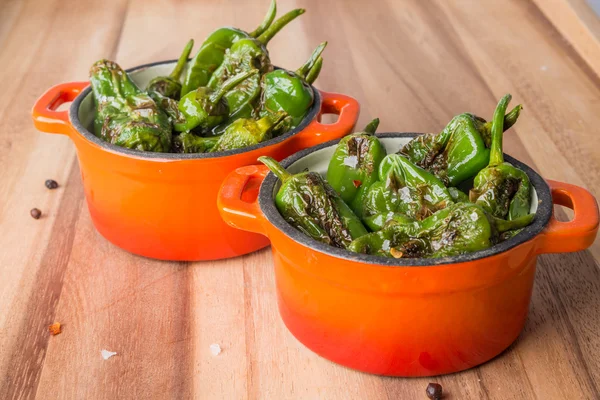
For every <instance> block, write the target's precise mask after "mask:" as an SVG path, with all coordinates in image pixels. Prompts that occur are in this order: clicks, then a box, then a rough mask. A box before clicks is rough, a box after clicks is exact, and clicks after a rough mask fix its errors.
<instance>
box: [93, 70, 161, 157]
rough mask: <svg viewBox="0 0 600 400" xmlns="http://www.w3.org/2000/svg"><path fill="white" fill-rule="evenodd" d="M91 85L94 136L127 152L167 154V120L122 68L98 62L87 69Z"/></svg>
mask: <svg viewBox="0 0 600 400" xmlns="http://www.w3.org/2000/svg"><path fill="white" fill-rule="evenodd" d="M90 82H91V84H92V90H93V92H94V100H95V102H96V116H95V119H94V128H95V133H96V136H98V137H100V138H102V139H104V140H105V141H107V142H109V143H112V144H115V145H117V146H121V147H126V148H130V149H136V150H143V151H157V152H168V151H169V149H170V148H171V135H172V130H171V123H170V121H169V117H168V116H167V114H165V113H164V112H163V111H162V110H161V109H160V108H159V107H158V106H157V105H156V103H155V102H154V100H152V98H151V97H150V96H148V95H147V94H146V93H144V92H142V91H141V90H140V89H139V88H138V87H137V86H136V85H135V83H134V82H133V81H132V80H131V78H129V75H127V73H126V72H125V71H123V69H121V67H119V66H118V65H117V64H116V63H114V62H112V61H108V60H100V61H98V62H96V63H95V64H94V65H93V66H92V68H91V70H90Z"/></svg>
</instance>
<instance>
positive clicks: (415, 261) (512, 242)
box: [258, 132, 553, 267]
mask: <svg viewBox="0 0 600 400" xmlns="http://www.w3.org/2000/svg"><path fill="white" fill-rule="evenodd" d="M418 135H421V133H415V132H386V133H378V134H377V136H378V137H380V138H399V137H409V138H412V137H415V136H418ZM340 140H341V139H337V140H332V141H329V142H325V143H322V144H320V145H317V146H314V147H310V148H308V149H304V150H302V151H299V152H297V153H295V154H293V155H291V156H290V157H288V158H286V159H285V160H283V161H282V162H281V165H283V166H284V167H285V168H288V167H289V166H290V165H292V164H293V163H295V162H296V161H298V160H300V159H301V158H304V157H306V156H307V155H309V154H311V153H313V152H315V151H318V150H321V149H324V148H326V147H330V146H334V145H336V144H337V143H338V142H339V141H340ZM504 157H505V160H506V161H507V162H509V163H511V164H513V165H514V166H516V167H518V168H520V169H521V170H523V171H524V172H525V173H526V174H527V175H528V176H529V179H530V180H531V184H532V185H533V187H534V188H535V190H536V194H537V197H538V208H537V211H536V213H535V218H534V220H533V222H532V223H531V224H530V225H529V226H527V227H525V228H524V229H523V230H522V231H521V232H519V233H518V234H517V235H515V236H514V237H512V238H510V239H508V240H506V241H504V242H502V243H500V244H497V245H494V246H491V247H489V248H487V249H484V250H480V251H476V252H472V253H467V254H462V255H458V256H452V257H443V258H407V259H403V258H400V259H394V258H385V257H380V256H375V255H368V254H358V253H354V252H351V251H349V250H346V249H340V248H337V247H334V246H330V245H327V244H325V243H322V242H319V241H318V240H315V239H312V238H310V237H309V236H306V235H305V234H303V233H302V232H300V231H299V230H298V229H296V228H294V227H293V226H292V225H290V224H289V223H288V222H286V221H285V220H284V219H283V217H282V216H281V214H279V211H278V210H277V207H276V206H275V202H274V201H273V189H274V187H275V184H276V183H277V181H278V179H277V177H276V176H275V175H274V174H273V173H272V172H269V173H268V174H267V176H266V177H265V179H264V181H263V183H262V184H261V186H260V191H259V195H258V203H259V206H260V210H261V211H262V213H263V214H264V216H265V218H266V219H267V220H268V221H269V223H271V224H272V225H273V226H274V227H275V228H277V229H278V230H280V231H281V232H282V233H284V234H285V235H286V236H287V237H288V238H289V239H290V240H293V241H295V242H297V243H299V244H301V245H303V246H305V247H307V248H310V249H311V250H314V251H318V252H320V253H324V254H327V255H329V256H332V257H336V258H340V259H343V260H348V261H353V262H357V263H364V264H372V265H377V266H382V267H430V266H438V265H447V264H456V263H464V262H469V261H475V260H480V259H482V258H486V257H491V256H494V255H496V254H500V253H503V252H505V251H508V250H510V249H512V248H514V247H516V246H519V245H521V244H523V243H525V242H528V241H530V240H532V239H533V238H535V237H536V236H537V235H538V234H540V233H541V232H542V230H544V228H545V227H546V225H548V222H549V221H550V217H551V216H552V209H553V204H552V194H551V191H550V187H549V186H548V184H547V183H546V181H545V180H544V179H543V178H542V177H541V176H540V175H539V174H538V173H537V172H535V171H534V170H533V169H532V168H531V167H529V166H528V165H526V164H524V163H522V162H520V161H518V160H516V159H515V158H513V157H511V156H509V155H506V154H505V155H504Z"/></svg>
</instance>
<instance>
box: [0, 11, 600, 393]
mask: <svg viewBox="0 0 600 400" xmlns="http://www.w3.org/2000/svg"><path fill="white" fill-rule="evenodd" d="M583 1H584V0H563V1H560V0H552V1H551V2H548V3H544V2H540V1H538V0H534V2H533V3H532V2H523V1H520V0H511V1H506V2H501V3H497V2H477V1H471V2H468V4H465V3H464V2H460V1H433V2H422V1H418V0H409V1H404V2H397V1H392V0H388V1H382V2H378V3H376V4H373V5H371V6H369V7H365V6H364V4H363V3H362V2H360V1H358V0H348V1H340V0H338V1H330V2H319V1H315V0H297V1H294V2H285V3H284V2H281V4H280V5H279V8H280V11H279V13H280V14H281V13H283V12H285V11H287V10H289V9H291V8H293V7H305V8H306V9H307V13H306V14H305V15H303V16H302V17H301V18H300V19H299V20H298V21H294V22H293V23H292V24H290V25H289V26H288V27H286V28H285V29H284V30H283V31H282V32H281V33H280V34H279V35H278V36H277V37H275V39H273V41H272V43H270V44H269V49H270V52H271V56H272V60H273V62H274V63H275V64H276V65H281V66H285V67H289V68H291V69H294V68H296V67H297V66H298V65H300V64H301V63H302V62H303V61H304V60H305V59H306V57H307V56H308V55H309V54H310V52H311V50H312V49H313V48H314V47H315V46H316V45H317V44H319V43H320V42H322V41H323V40H327V41H328V42H329V45H328V47H327V49H326V51H325V53H324V58H325V64H324V68H323V71H322V73H321V76H320V78H319V81H318V82H317V86H318V87H319V88H322V89H324V90H328V91H338V92H343V93H348V94H351V95H353V96H355V97H357V98H358V100H359V101H360V102H361V105H362V114H361V117H360V121H359V126H361V125H364V124H366V123H367V122H368V121H369V120H371V119H372V118H373V117H376V116H378V117H380V118H381V120H382V124H381V129H380V131H398V130H400V131H425V132H431V131H438V130H439V129H440V128H441V127H442V126H443V125H444V124H445V123H446V122H447V121H448V120H449V119H450V118H451V117H452V116H453V115H455V114H457V113H460V112H463V111H467V110H468V111H471V112H474V113H476V114H479V115H482V116H486V117H489V116H490V114H491V112H492V110H493V108H494V106H495V103H496V101H497V99H498V98H499V97H500V96H501V95H502V94H504V93H506V92H511V93H512V94H513V96H514V103H515V104H516V103H517V102H521V103H523V104H524V105H525V109H524V112H523V114H522V117H521V120H520V121H519V124H518V125H517V127H516V129H513V130H512V131H511V133H510V134H507V136H506V148H507V152H508V153H510V154H513V155H515V156H516V157H517V158H519V159H521V160H522V161H524V162H526V163H528V164H529V165H531V166H533V167H534V168H536V169H537V170H538V171H539V172H540V173H541V174H542V175H543V176H546V177H549V178H553V179H558V180H564V181H567V182H572V183H575V184H579V185H582V186H585V187H587V188H588V189H590V190H591V191H592V192H593V193H594V194H595V195H596V196H599V195H600V191H599V189H598V188H599V187H600V150H598V148H597V138H596V135H597V132H596V130H597V129H596V126H598V125H599V123H600V121H599V119H600V101H599V100H600V85H599V79H598V76H597V74H596V73H597V71H595V69H594V68H593V65H594V64H593V62H595V61H594V60H595V59H594V53H593V51H592V50H593V49H595V46H597V41H596V42H595V44H593V43H594V42H593V40H592V39H593V37H596V36H595V35H592V34H591V33H593V32H592V30H593V28H589V27H590V26H594V25H595V22H594V20H593V19H589V16H582V10H583V8H582V6H581V4H583V3H582V2H583ZM542 3H544V4H542ZM550 4H553V5H555V6H556V9H557V10H561V13H562V14H564V16H565V21H566V22H567V24H566V25H564V24H562V25H561V24H560V23H559V21H558V19H556V16H557V15H559V16H560V15H562V14H551V13H549V12H548V7H549V5H550ZM5 6H6V7H5V8H4V9H5V10H7V12H5V13H3V14H2V15H1V16H0V44H1V45H2V46H0V65H3V69H2V73H3V74H6V76H8V77H10V79H4V80H3V82H4V83H5V85H4V87H3V90H2V91H1V92H0V164H1V165H2V168H1V169H0V184H1V185H2V188H3V190H2V191H0V243H2V244H3V246H2V247H1V248H0V265H1V266H2V268H0V310H1V311H0V376H2V377H3V378H2V379H0V391H2V393H5V395H4V396H3V397H6V398H34V397H39V398H69V399H70V398H73V399H81V398H99V399H104V398H106V399H113V398H165V397H171V398H191V397H195V398H207V399H209V398H235V399H238V398H240V399H255V398H277V399H280V398H281V399H295V398H310V399H381V398H389V399H405V398H406V399H413V398H415V399H418V398H425V395H424V390H425V387H426V385H427V383H428V382H430V381H436V382H440V383H442V384H443V386H444V388H445V391H446V392H447V393H449V396H448V397H447V398H454V399H480V398H483V399H529V398H531V399H534V398H547V399H564V398H589V399H592V398H596V397H597V396H598V390H599V387H600V385H599V382H600V363H599V362H598V355H599V354H600V337H598V334H597V332H598V331H599V329H600V318H599V315H598V313H597V307H598V305H599V304H600V270H599V269H598V260H599V259H600V242H598V241H596V242H595V244H594V245H593V246H592V248H591V249H590V251H586V252H581V253H578V254H564V255H547V256H543V257H541V259H540V262H539V270H538V273H537V277H536V279H537V280H536V287H535V290H534V293H533V298H532V304H531V312H530V316H529V319H528V322H527V325H526V328H525V331H524V332H523V334H522V335H521V337H520V338H519V339H518V340H517V342H516V343H515V344H514V345H513V346H511V348H510V349H509V350H507V351H506V352H505V353H504V354H502V355H501V356H500V357H499V358H497V359H496V360H493V361H491V362H489V363H486V364H484V365H482V366H480V367H478V368H475V369H472V370H470V371H465V372H462V373H458V374H453V375H449V376H444V377H437V378H421V379H399V378H384V377H378V376H373V375H367V374H362V373H359V372H356V371H352V370H348V369H346V368H342V367H340V366H338V365H335V364H333V363H330V362H328V361H326V360H324V359H322V358H320V357H319V356H317V355H315V354H313V353H312V352H310V351H309V350H307V349H306V348H305V347H304V346H302V345H301V344H300V343H299V342H298V341H297V340H296V339H294V338H293V337H292V336H291V334H290V333H289V332H288V331H287V330H286V329H285V327H284V325H283V323H282V322H281V320H280V318H279V315H278V311H277V304H276V296H275V282H274V276H273V271H272V265H271V264H272V256H271V253H270V251H269V250H268V249H265V250H263V251H260V252H257V253H255V254H251V255H247V256H244V257H240V258H235V259H231V260H223V261H218V262H204V263H168V262H159V261H153V260H148V259H143V258H140V257H136V256H133V255H130V254H127V253H125V252H123V251H121V250H119V249H117V248H115V247H114V246H112V245H111V244H110V243H108V242H107V241H106V240H105V239H103V238H102V237H101V236H100V235H99V234H98V233H97V232H96V231H95V229H94V227H93V225H92V223H91V220H90V217H89V213H88V211H87V208H86V206H85V202H84V199H83V192H82V187H81V182H80V177H79V169H78V166H77V163H76V159H75V152H74V149H73V146H72V144H71V143H70V142H69V140H68V139H66V138H62V137H56V136H51V135H45V134H40V133H38V132H36V131H35V129H34V128H33V126H32V124H31V122H30V117H29V109H30V107H31V104H32V103H33V101H34V100H35V99H36V98H37V96H39V94H41V93H42V92H43V90H45V89H46V88H47V87H49V86H51V85H52V84H55V83H58V82H61V81H68V80H79V79H85V78H86V76H87V70H88V68H89V66H90V65H91V64H92V63H93V62H94V61H96V60H97V59H99V58H102V57H107V58H111V59H115V60H116V61H117V62H119V63H120V64H121V65H122V66H123V67H125V68H129V67H132V66H135V65H139V64H142V63H147V62H152V61H157V60H162V59H172V58H176V57H177V56H178V55H179V52H180V51H181V48H182V47H183V45H184V44H185V42H186V41H187V40H188V39H189V38H190V37H193V38H194V39H195V40H196V42H197V45H198V44H199V43H200V42H201V41H202V40H203V38H204V37H205V36H206V35H208V34H209V33H210V32H211V31H212V30H214V29H215V28H216V27H218V26H221V25H235V26H240V27H241V28H243V29H249V30H250V29H253V28H254V25H256V24H258V22H259V21H260V20H261V19H262V17H263V13H264V11H265V10H266V8H267V6H268V0H261V1H260V2H259V4H255V3H254V2H251V1H249V0H246V1H231V0H229V1H227V0H220V1H211V2H197V1H191V0H186V1H177V2H171V1H166V0H152V1H148V0H145V1H141V0H131V1H126V0H123V1H117V2H110V3H102V4H100V3H97V2H85V1H75V0H68V1H67V2H66V3H65V2H60V4H59V2H57V1H54V0H50V1H45V2H42V1H36V0H25V1H23V2H14V1H9V2H7V3H6V4H5ZM569 9H570V10H572V13H571V14H569V13H568V10H569ZM551 11H552V12H554V11H553V10H551ZM565 26H566V27H567V28H568V29H567V28H565ZM586 30H587V32H589V34H588V35H587V36H585V35H582V36H581V37H579V39H581V38H584V39H585V40H583V39H581V40H579V41H578V42H577V43H582V44H581V45H576V44H575V42H574V41H573V39H572V38H573V37H574V36H573V35H574V33H573V32H575V33H577V32H586ZM23 43H27V44H28V45H27V46H24V45H23ZM290 43H293V45H290ZM569 43H571V44H572V46H571V45H570V44H569ZM590 49H591V50H590ZM588 50H589V51H588ZM594 51H595V50H594ZM596 64H597V63H596ZM598 65H600V64H598ZM47 178H54V179H56V180H57V181H59V183H60V184H61V187H60V188H59V189H58V190H55V191H48V190H47V189H46V188H45V187H44V186H43V181H44V180H45V179H47ZM34 206H35V207H38V208H40V209H42V211H43V213H44V217H43V218H42V219H40V220H37V221H36V220H33V219H31V218H30V217H29V216H28V215H27V214H28V212H29V209H30V208H32V207H34ZM559 214H560V216H561V218H562V217H564V214H563V213H561V212H559ZM7 266H8V267H7ZM55 320H57V321H60V322H62V323H63V324H64V326H63V329H64V330H63V333H61V334H60V335H58V336H55V337H50V336H49V335H48V333H47V331H46V329H47V325H48V324H50V323H52V322H54V321H55ZM211 344H218V345H219V346H220V347H221V353H220V354H218V355H213V354H212V353H211V351H210V345H211ZM102 349H106V350H110V351H116V352H117V353H118V354H117V355H116V356H115V357H112V358H110V359H108V360H103V359H102V357H101V355H100V350H102Z"/></svg>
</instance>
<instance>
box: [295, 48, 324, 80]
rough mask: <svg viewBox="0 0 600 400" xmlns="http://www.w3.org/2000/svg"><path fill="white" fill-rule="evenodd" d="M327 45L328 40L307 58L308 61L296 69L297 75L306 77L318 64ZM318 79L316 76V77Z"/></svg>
mask: <svg viewBox="0 0 600 400" xmlns="http://www.w3.org/2000/svg"><path fill="white" fill-rule="evenodd" d="M326 46H327V42H323V43H321V44H320V45H319V46H317V48H316V49H315V50H314V51H313V52H312V54H311V55H310V58H309V59H308V60H306V62H305V63H304V64H303V65H302V66H301V67H300V68H298V69H297V70H296V75H298V76H299V77H301V78H302V79H306V76H307V75H308V74H309V73H310V71H311V70H312V68H313V67H314V66H315V65H316V63H317V62H318V61H319V58H320V57H321V53H323V50H325V47H326ZM315 79H316V78H315Z"/></svg>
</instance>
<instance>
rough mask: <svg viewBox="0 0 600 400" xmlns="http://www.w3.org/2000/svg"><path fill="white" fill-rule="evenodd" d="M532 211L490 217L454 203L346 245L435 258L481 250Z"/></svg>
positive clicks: (526, 220)
mask: <svg viewBox="0 0 600 400" xmlns="http://www.w3.org/2000/svg"><path fill="white" fill-rule="evenodd" d="M532 220H533V215H526V216H524V217H521V218H518V219H515V220H513V221H505V220H500V219H496V218H493V217H491V216H490V215H488V214H487V213H486V212H485V211H484V210H483V208H481V207H480V206H478V205H476V204H472V203H457V204H453V205H450V206H448V207H446V208H445V209H443V210H441V211H438V212H436V213H435V214H433V215H431V216H429V217H428V218H426V219H424V220H422V221H414V222H404V221H397V220H392V221H390V222H389V223H388V224H387V225H386V226H385V227H384V228H383V229H381V230H380V231H378V232H373V233H369V234H367V235H365V236H362V237H360V238H358V239H355V240H354V241H353V242H352V243H351V244H350V246H348V249H349V250H351V251H354V252H357V253H365V254H375V255H379V256H384V257H394V258H417V257H423V258H438V257H449V256H456V255H459V254H465V253H470V252H474V251H478V250H483V249H486V248H488V247H490V246H491V245H493V244H495V243H497V242H498V241H499V240H500V235H501V233H502V232H506V231H508V230H511V229H519V228H523V227H525V226H527V225H529V224H530V223H531V221H532Z"/></svg>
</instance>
